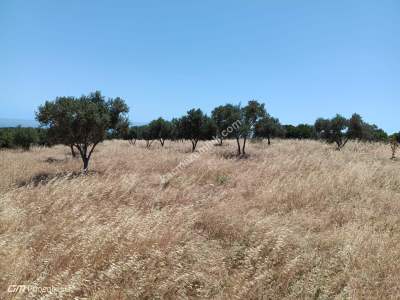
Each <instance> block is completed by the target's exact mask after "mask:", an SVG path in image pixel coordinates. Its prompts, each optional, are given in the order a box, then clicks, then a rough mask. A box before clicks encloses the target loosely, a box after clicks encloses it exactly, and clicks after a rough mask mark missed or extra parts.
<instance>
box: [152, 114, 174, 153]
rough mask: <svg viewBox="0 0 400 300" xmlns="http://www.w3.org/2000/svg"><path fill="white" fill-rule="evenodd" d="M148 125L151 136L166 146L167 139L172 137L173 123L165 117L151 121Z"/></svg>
mask: <svg viewBox="0 0 400 300" xmlns="http://www.w3.org/2000/svg"><path fill="white" fill-rule="evenodd" d="M148 127H149V134H150V136H151V138H152V139H155V140H158V141H160V144H161V146H162V147H164V143H165V140H167V139H170V138H171V137H172V125H171V123H170V122H168V121H166V120H164V119H163V118H158V119H157V120H154V121H151V122H150V124H149V125H148Z"/></svg>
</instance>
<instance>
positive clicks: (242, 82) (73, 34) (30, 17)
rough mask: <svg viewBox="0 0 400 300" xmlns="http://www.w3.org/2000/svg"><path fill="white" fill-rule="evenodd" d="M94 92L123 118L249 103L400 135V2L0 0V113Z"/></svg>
mask: <svg viewBox="0 0 400 300" xmlns="http://www.w3.org/2000/svg"><path fill="white" fill-rule="evenodd" d="M95 90H100V91H102V93H103V94H104V95H105V96H107V97H117V96H119V97H122V98H123V99H125V101H126V102H127V103H128V105H129V107H130V114H129V116H130V119H131V121H133V122H148V121H151V120H152V119H155V118H158V117H159V116H162V117H164V118H166V119H171V118H172V117H179V116H181V115H183V114H184V113H185V112H186V111H187V110H189V109H191V108H201V109H202V110H203V111H205V112H207V113H210V112H211V111H212V109H213V108H214V107H215V106H217V105H221V104H226V103H234V104H236V103H239V102H240V103H242V104H245V103H246V102H247V101H248V100H251V99H257V100H259V101H261V102H264V103H265V104H266V108H267V111H268V112H269V113H270V114H271V115H273V116H274V117H278V118H279V119H280V121H281V122H282V123H284V124H294V125H296V124H299V123H314V121H315V119H316V118H318V117H332V116H334V115H335V114H336V113H340V114H343V115H344V116H350V115H351V114H352V113H353V112H357V113H359V114H361V115H362V116H363V117H364V119H365V120H366V121H367V122H370V123H376V124H377V125H378V126H380V127H382V128H383V129H385V130H386V131H388V132H389V133H392V132H395V131H400V118H399V114H400V1H398V0H375V1H370V0H358V1H355V0H335V1H321V0H315V1H314V0H303V1H298V0H263V1H262V0H181V1H177V0H168V1H165V0H158V1H156V0H146V1H135V0H131V1H120V0H114V1H111V0H109V1H102V0H96V1H94V0H85V1H81V0H68V1H67V0H59V1H54V0H35V1H22V0H1V1H0V104H1V106H0V118H18V119H34V111H35V110H36V109H37V107H38V106H39V105H40V104H42V103H43V102H44V101H46V100H53V99H55V98H56V97H57V96H80V95H82V94H87V93H89V92H91V91H95Z"/></svg>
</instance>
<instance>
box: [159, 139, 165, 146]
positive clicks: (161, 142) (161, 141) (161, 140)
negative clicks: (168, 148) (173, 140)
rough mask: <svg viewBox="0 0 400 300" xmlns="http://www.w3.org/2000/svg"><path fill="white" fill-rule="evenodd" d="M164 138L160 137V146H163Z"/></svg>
mask: <svg viewBox="0 0 400 300" xmlns="http://www.w3.org/2000/svg"><path fill="white" fill-rule="evenodd" d="M164 142H165V141H164V140H163V139H160V144H161V147H164Z"/></svg>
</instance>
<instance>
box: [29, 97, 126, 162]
mask: <svg viewBox="0 0 400 300" xmlns="http://www.w3.org/2000/svg"><path fill="white" fill-rule="evenodd" d="M127 112H128V107H127V105H126V104H125V103H124V101H123V100H122V99H121V98H115V99H109V100H105V98H104V97H103V96H102V95H101V93H100V92H99V91H96V92H94V93H90V94H89V95H87V96H85V95H83V96H81V97H79V98H74V97H58V98H56V99H55V100H54V101H46V103H45V104H44V105H42V106H40V107H39V110H38V112H37V113H36V119H37V120H38V121H39V122H40V124H41V125H42V126H44V127H45V128H48V136H49V139H50V140H51V142H52V143H62V144H65V145H68V146H70V145H74V146H75V147H76V148H77V149H78V150H79V153H80V155H81V158H82V161H83V168H84V170H87V168H88V164H89V160H90V157H91V155H92V153H93V151H94V149H95V147H96V145H97V144H98V143H100V142H102V141H103V140H104V139H105V138H106V136H107V133H109V132H113V131H117V130H118V128H119V126H120V125H121V124H124V123H125V124H126V123H127V118H126V114H127Z"/></svg>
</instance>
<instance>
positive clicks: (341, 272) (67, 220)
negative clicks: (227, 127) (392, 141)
mask: <svg viewBox="0 0 400 300" xmlns="http://www.w3.org/2000/svg"><path fill="white" fill-rule="evenodd" d="M199 147H201V145H199ZM68 150H69V149H68V148H67V147H63V146H57V147H54V148H50V149H47V148H34V149H33V150H32V151H30V152H20V151H1V152H0V167H1V169H0V170H1V171H0V172H1V174H0V175H1V176H0V288H1V289H0V298H1V299H3V298H4V299H11V298H12V297H15V298H14V299H26V298H38V297H39V296H45V295H44V294H40V293H35V292H32V293H31V294H18V295H17V294H9V293H7V287H8V286H9V285H11V284H26V285H37V286H42V287H50V286H55V287H62V288H67V290H68V291H65V292H64V293H61V294H58V295H46V297H47V298H46V299H74V298H89V299H185V298H198V299H204V298H216V299H377V298H379V299H389V298H397V297H400V289H399V282H400V247H399V244H400V162H399V161H393V160H390V147H389V146H388V145H383V144H364V143H349V144H348V145H347V146H346V147H345V148H344V149H343V150H342V151H335V150H334V148H333V147H332V146H329V145H325V144H322V143H319V142H313V141H274V142H273V145H272V146H267V145H266V143H249V145H248V153H249V154H250V156H249V157H248V158H246V159H236V158H235V156H234V155H231V154H232V153H234V152H235V150H236V148H235V144H234V143H233V142H232V143H231V144H230V145H225V146H223V147H214V148H212V149H211V151H210V152H207V153H203V154H201V155H200V159H198V160H196V161H194V162H193V163H192V164H191V165H190V166H188V167H187V168H185V169H183V170H182V171H181V172H179V173H178V174H177V176H175V177H174V178H172V179H171V180H170V181H169V182H168V184H164V185H161V184H160V176H161V175H164V174H166V173H168V172H170V171H171V170H172V169H173V168H174V167H176V166H177V165H178V164H179V162H180V161H182V160H183V159H184V158H185V157H187V156H188V155H190V153H188V151H190V144H189V143H180V142H176V143H170V142H166V146H165V147H164V148H161V147H160V146H159V144H157V143H154V144H153V145H152V149H150V150H148V149H145V144H144V142H138V144H137V145H135V146H131V145H129V144H128V142H122V141H113V142H106V143H104V144H102V145H100V146H99V148H98V149H97V151H96V152H95V153H94V155H93V161H92V162H91V165H90V169H91V170H92V172H91V173H89V175H87V176H79V174H77V172H79V170H80V169H81V162H80V161H79V160H76V159H72V158H71V156H70V155H69V151H68ZM40 176H44V177H40ZM40 180H42V181H40Z"/></svg>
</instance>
